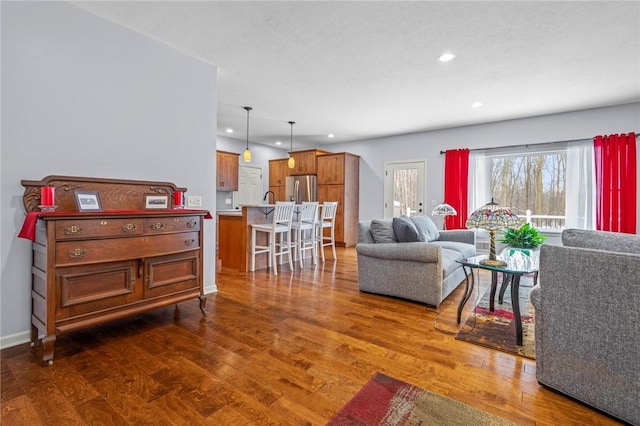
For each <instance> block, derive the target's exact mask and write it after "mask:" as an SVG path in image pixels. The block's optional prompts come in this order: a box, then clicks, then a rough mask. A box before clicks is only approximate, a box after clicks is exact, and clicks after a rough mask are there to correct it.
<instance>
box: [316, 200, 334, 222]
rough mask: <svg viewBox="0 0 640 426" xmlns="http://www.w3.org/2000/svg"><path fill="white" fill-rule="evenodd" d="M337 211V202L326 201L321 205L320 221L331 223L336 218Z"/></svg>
mask: <svg viewBox="0 0 640 426" xmlns="http://www.w3.org/2000/svg"><path fill="white" fill-rule="evenodd" d="M337 210H338V202H337V201H327V202H326V203H324V204H323V205H322V217H321V218H320V220H321V221H325V222H329V221H331V222H333V221H334V220H335V218H336V211H337Z"/></svg>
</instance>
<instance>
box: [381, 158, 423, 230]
mask: <svg viewBox="0 0 640 426" xmlns="http://www.w3.org/2000/svg"><path fill="white" fill-rule="evenodd" d="M426 168H427V162H426V161H411V162H391V163H385V166H384V217H385V218H387V219H389V218H392V217H398V216H401V215H406V216H416V215H421V214H424V197H425V193H424V188H425V176H426V175H425V172H426Z"/></svg>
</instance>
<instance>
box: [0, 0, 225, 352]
mask: <svg viewBox="0 0 640 426" xmlns="http://www.w3.org/2000/svg"><path fill="white" fill-rule="evenodd" d="M1 7H2V91H3V92H2V147H1V149H2V151H1V156H0V161H1V166H2V170H1V172H0V176H1V180H0V184H1V189H2V192H1V194H0V212H1V216H0V218H1V219H0V220H1V222H0V229H1V232H0V235H1V237H0V238H1V245H0V248H1V249H0V258H1V261H2V264H1V266H2V273H1V281H0V299H1V300H0V308H1V311H0V322H1V325H0V346H2V347H6V346H10V345H13V344H17V343H21V342H24V341H28V339H29V330H30V314H31V302H30V288H31V273H30V263H31V242H30V241H28V240H24V239H19V238H16V235H17V233H18V231H19V229H20V226H21V225H22V221H23V219H24V208H23V206H22V194H23V187H22V186H21V185H20V181H21V180H22V179H41V178H43V177H45V176H47V175H70V176H94V177H106V178H122V179H141V180H160V181H170V182H174V183H175V184H177V185H179V186H185V187H187V188H189V194H193V195H201V196H202V200H203V206H204V208H207V209H213V208H215V184H212V182H215V164H216V161H215V151H216V114H217V107H216V102H217V93H216V73H217V70H216V68H215V67H214V66H211V65H208V64H205V63H203V62H200V61H198V60H196V59H194V58H191V57H189V56H187V55H185V54H182V53H180V52H178V51H175V50H173V49H170V48H168V47H167V46H165V45H163V44H160V43H158V42H156V41H153V40H151V39H149V38H146V37H144V36H141V35H139V34H137V33H134V32H132V31H130V30H128V29H125V28H123V27H119V26H117V25H114V24H112V23H110V22H108V21H106V20H103V19H101V18H98V17H96V16H94V15H91V14H89V13H87V12H85V11H83V10H80V9H78V8H76V7H74V6H71V5H69V4H66V3H63V2H2V4H1ZM204 254H205V262H204V268H205V276H204V280H205V287H206V289H207V291H215V290H216V286H215V270H214V267H215V259H214V258H215V225H214V223H213V221H212V220H207V221H205V247H204Z"/></svg>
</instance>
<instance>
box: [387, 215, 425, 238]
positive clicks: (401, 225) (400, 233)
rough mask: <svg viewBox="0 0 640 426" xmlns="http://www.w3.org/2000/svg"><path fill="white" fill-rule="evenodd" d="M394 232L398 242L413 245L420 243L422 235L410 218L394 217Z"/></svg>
mask: <svg viewBox="0 0 640 426" xmlns="http://www.w3.org/2000/svg"><path fill="white" fill-rule="evenodd" d="M393 231H394V232H395V234H396V238H397V239H398V242H401V243H413V242H417V241H420V233H419V232H418V229H417V228H416V226H415V225H414V224H413V221H412V220H411V219H410V218H409V217H408V216H400V217H394V218H393Z"/></svg>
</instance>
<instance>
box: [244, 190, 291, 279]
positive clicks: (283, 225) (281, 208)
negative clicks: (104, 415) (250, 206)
mask: <svg viewBox="0 0 640 426" xmlns="http://www.w3.org/2000/svg"><path fill="white" fill-rule="evenodd" d="M294 205H295V203H294V202H293V201H291V202H289V201H286V202H284V201H277V202H276V206H275V208H274V209H273V222H272V223H252V224H251V267H250V268H249V270H250V271H254V270H255V264H256V254H260V253H269V268H272V271H273V275H278V256H284V255H285V254H286V255H288V257H289V268H290V269H291V270H292V271H293V262H292V260H291V250H292V248H293V246H292V243H291V222H292V220H293V207H294ZM258 232H264V233H267V234H268V235H269V242H268V244H267V245H266V246H259V245H257V244H256V234H257V233H258ZM278 236H280V242H278V241H277V237H278ZM278 249H279V250H278Z"/></svg>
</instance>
